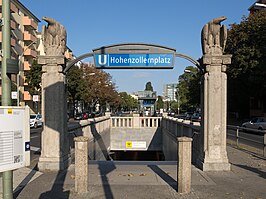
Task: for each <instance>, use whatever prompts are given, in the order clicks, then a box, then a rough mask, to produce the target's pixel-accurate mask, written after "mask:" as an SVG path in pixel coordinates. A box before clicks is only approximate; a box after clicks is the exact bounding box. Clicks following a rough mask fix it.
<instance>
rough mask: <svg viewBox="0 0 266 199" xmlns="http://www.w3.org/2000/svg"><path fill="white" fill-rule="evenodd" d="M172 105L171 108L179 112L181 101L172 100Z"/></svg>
mask: <svg viewBox="0 0 266 199" xmlns="http://www.w3.org/2000/svg"><path fill="white" fill-rule="evenodd" d="M170 107H171V110H173V111H174V112H175V113H177V112H178V108H179V103H178V102H174V101H173V102H171V105H170Z"/></svg>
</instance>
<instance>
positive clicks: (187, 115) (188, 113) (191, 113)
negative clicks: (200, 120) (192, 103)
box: [184, 112, 193, 120]
mask: <svg viewBox="0 0 266 199" xmlns="http://www.w3.org/2000/svg"><path fill="white" fill-rule="evenodd" d="M192 115H193V112H185V118H184V119H185V120H191V117H192Z"/></svg>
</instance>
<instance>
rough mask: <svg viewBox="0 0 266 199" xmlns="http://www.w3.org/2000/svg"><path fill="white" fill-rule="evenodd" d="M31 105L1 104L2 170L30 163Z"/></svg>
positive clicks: (0, 152) (0, 169)
mask: <svg viewBox="0 0 266 199" xmlns="http://www.w3.org/2000/svg"><path fill="white" fill-rule="evenodd" d="M29 125H30V124H29V107H13V106H0V172H4V171H10V170H15V169H18V168H21V167H25V166H28V165H29V164H30V126H29Z"/></svg>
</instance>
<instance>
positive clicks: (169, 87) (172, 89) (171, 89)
mask: <svg viewBox="0 0 266 199" xmlns="http://www.w3.org/2000/svg"><path fill="white" fill-rule="evenodd" d="M176 94H177V84H176V83H172V84H164V86H163V97H164V100H165V101H177V98H176Z"/></svg>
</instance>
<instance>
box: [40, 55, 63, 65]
mask: <svg viewBox="0 0 266 199" xmlns="http://www.w3.org/2000/svg"><path fill="white" fill-rule="evenodd" d="M37 60H38V64H41V65H63V64H65V57H64V56H46V55H41V56H38V58H37Z"/></svg>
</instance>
